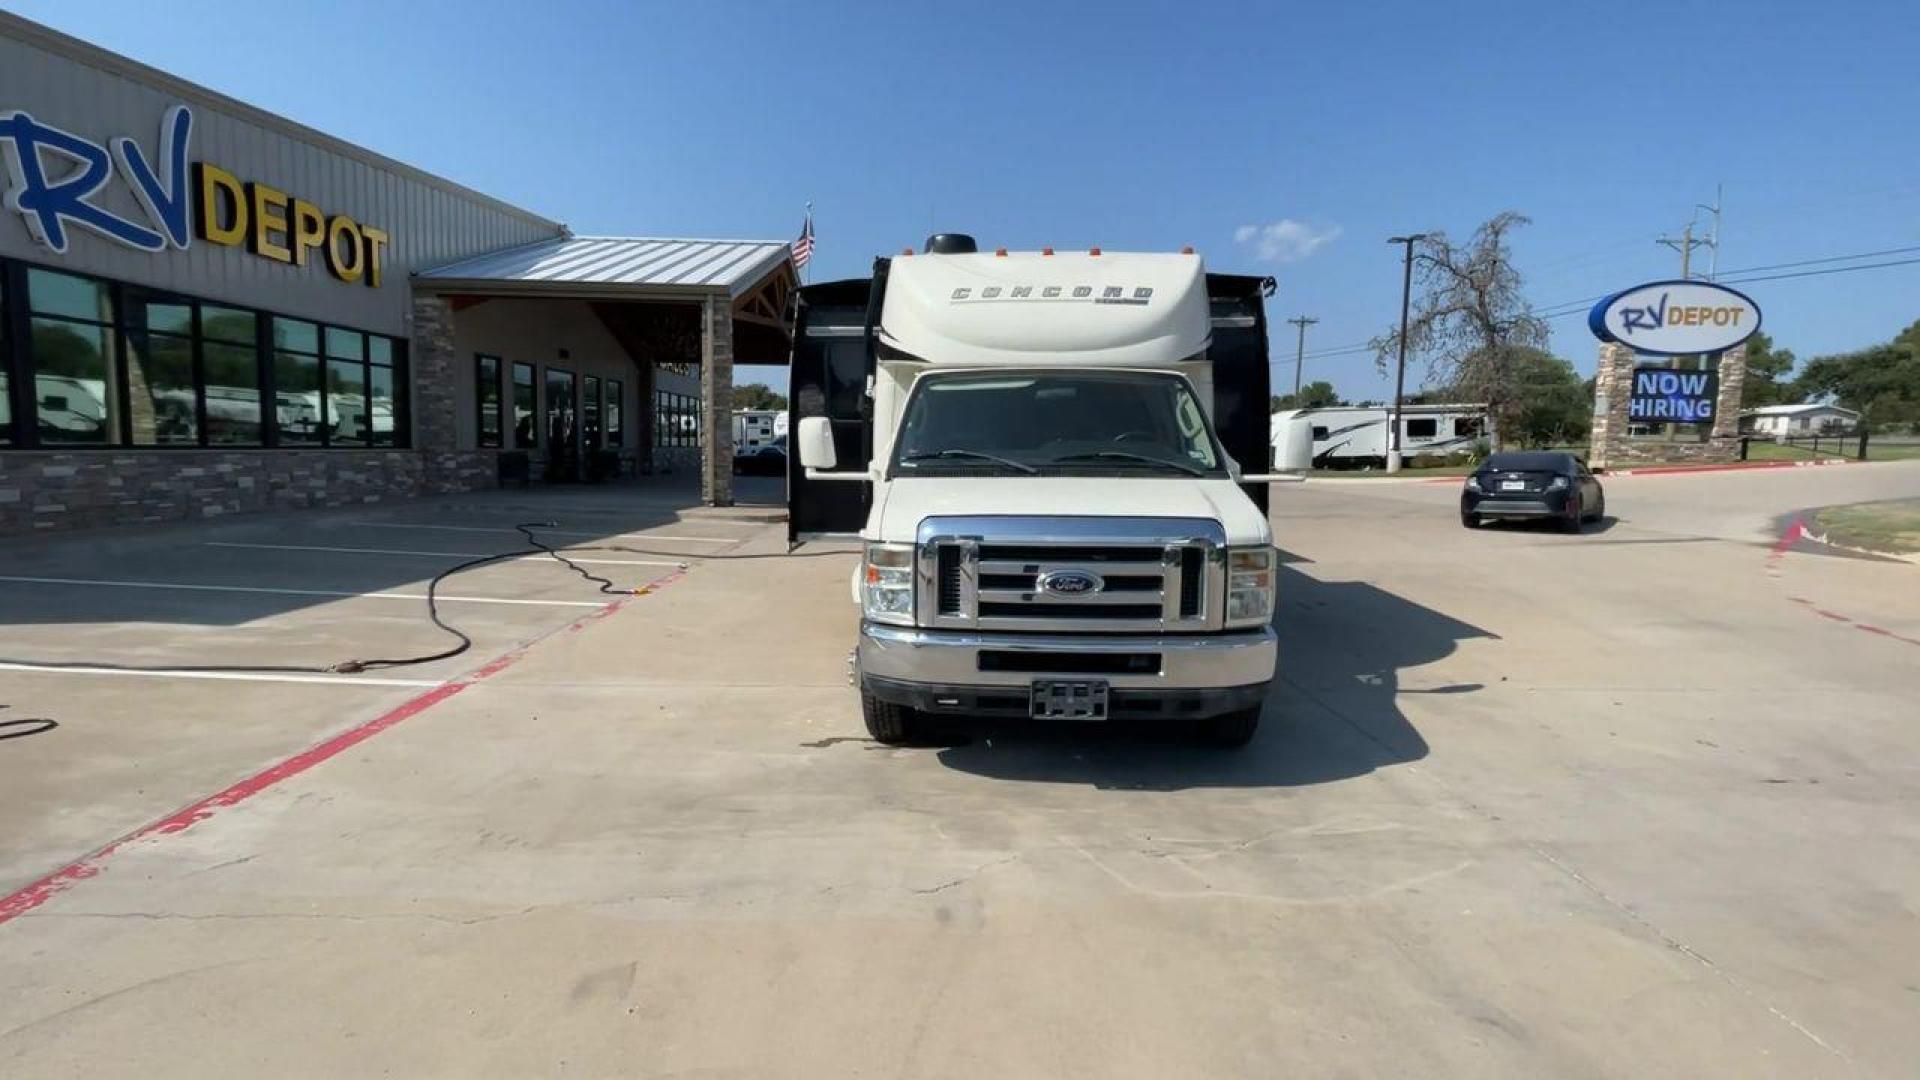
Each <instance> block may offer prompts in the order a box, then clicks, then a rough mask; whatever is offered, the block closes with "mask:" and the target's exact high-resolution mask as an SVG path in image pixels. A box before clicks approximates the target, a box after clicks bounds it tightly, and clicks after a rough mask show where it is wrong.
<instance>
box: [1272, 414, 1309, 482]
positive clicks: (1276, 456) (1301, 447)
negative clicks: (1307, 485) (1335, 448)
mask: <svg viewBox="0 0 1920 1080" xmlns="http://www.w3.org/2000/svg"><path fill="white" fill-rule="evenodd" d="M1311 468H1313V420H1312V418H1311V417H1295V418H1294V419H1292V420H1290V421H1288V422H1287V429H1286V430H1285V431H1283V432H1281V433H1280V439H1279V440H1278V442H1277V443H1276V445H1275V446H1274V453H1273V471H1274V472H1291V473H1304V472H1306V471H1307V470H1309V469H1311Z"/></svg>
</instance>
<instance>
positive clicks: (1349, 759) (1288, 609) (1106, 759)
mask: <svg viewBox="0 0 1920 1080" xmlns="http://www.w3.org/2000/svg"><path fill="white" fill-rule="evenodd" d="M1284 554H1285V553H1283V556H1284ZM1297 561H1298V560H1294V559H1289V558H1285V557H1283V558H1282V560H1281V565H1282V569H1281V575H1280V598H1281V599H1280V610H1279V612H1278V614H1277V615H1276V617H1275V621H1274V626H1275V628H1276V629H1277V630H1278V631H1279V634H1280V672H1279V675H1278V677H1277V678H1276V679H1275V680H1274V685H1273V689H1272V691H1271V692H1270V693H1269V694H1268V696H1267V703H1266V715H1265V718H1264V719H1263V720H1262V722H1261V730H1260V734H1259V736H1258V737H1256V738H1255V739H1254V741H1253V742H1252V744H1250V745H1249V746H1247V747H1246V748H1244V749H1241V750H1222V749H1215V748H1211V747H1206V746H1201V745H1195V744H1194V743H1192V742H1190V741H1188V740H1187V739H1185V737H1184V732H1182V731H1175V730H1169V729H1168V728H1167V727H1164V726H1153V725H1143V724H1127V725H1111V726H1109V725H1099V726H1088V725H1079V726H1060V725H1048V726H1036V725H1028V724H1011V723H1001V724H992V725H978V726H971V727H968V728H965V729H964V733H965V734H966V735H968V736H970V737H971V741H970V742H968V743H966V744H965V745H960V746H952V747H949V748H947V749H944V750H941V751H940V752H939V759H940V761H941V762H942V763H943V764H945V765H947V766H948V767H949V768H953V769H956V770H959V771H961V772H968V773H974V774H977V775H980V776H986V777H992V778H995V779H1000V780H1021V781H1028V782H1035V783H1061V784H1089V785H1092V786H1094V787H1098V788H1112V789H1120V790H1146V791H1178V790H1181V789H1185V788H1199V787H1294V786H1302V785H1308V784H1324V783H1328V782H1331V781H1335V780H1345V779H1349V778H1352V777H1356V776H1364V775H1366V774H1367V773H1370V772H1372V771H1373V770H1375V769H1378V768H1382V767H1386V766H1391V765H1399V764H1403V763H1405V762H1410V761H1418V760H1420V759H1421V758H1423V757H1425V756H1426V755H1427V743H1426V740H1425V739H1423V738H1421V736H1420V733H1419V732H1418V731H1416V730H1415V729H1414V727H1413V725H1412V724H1411V723H1409V722H1408V721H1407V719H1406V717H1405V715H1404V714H1402V713H1401V711H1400V708H1399V706H1398V704H1397V699H1398V696H1399V695H1400V694H1401V693H1403V692H1404V693H1421V694H1440V695H1450V694H1470V693H1474V692H1476V691H1478V690H1479V689H1481V687H1480V686H1479V685H1478V684H1474V683H1462V684H1455V685H1449V686H1438V687H1428V688H1424V689H1421V690H1417V691H1402V690H1401V689H1400V678H1399V672H1400V671H1401V670H1402V669H1405V668H1410V667H1417V666H1419V665H1423V664H1429V663H1432V662H1434V661H1436V660H1439V659H1442V658H1443V657H1446V656H1447V655H1449V654H1451V653H1452V652H1453V651H1454V649H1455V648H1456V647H1457V644H1458V643H1459V642H1460V641H1463V640H1465V639H1468V638H1476V637H1483V638H1492V637H1496V636H1497V635H1494V634H1491V633H1488V632H1487V631H1484V630H1481V629H1479V628H1478V627H1475V626H1471V625H1468V624H1467V623H1463V622H1461V621H1459V620H1457V619H1454V618H1451V617H1449V616H1447V615H1445V614H1443V613H1441V612H1437V611H1434V610H1432V609H1430V608H1426V607H1422V606H1420V605H1419V604H1416V603H1413V602H1412V601H1409V600H1407V599H1405V598H1403V597H1400V596H1397V595H1395V594H1393V593H1390V592H1387V591H1385V590H1383V589H1379V588H1376V587H1375V586H1373V585H1370V584H1368V583H1366V582H1363V581H1320V580H1318V579H1316V578H1313V577H1310V576H1308V575H1307V574H1305V573H1302V572H1300V571H1299V570H1295V569H1292V568H1291V566H1292V564H1293V563H1294V562H1297Z"/></svg>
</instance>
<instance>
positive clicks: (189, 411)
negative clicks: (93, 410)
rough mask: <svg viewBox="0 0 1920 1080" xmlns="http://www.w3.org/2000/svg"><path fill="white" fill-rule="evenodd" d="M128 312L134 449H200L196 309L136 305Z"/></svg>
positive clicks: (129, 411)
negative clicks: (196, 380) (195, 357)
mask: <svg viewBox="0 0 1920 1080" xmlns="http://www.w3.org/2000/svg"><path fill="white" fill-rule="evenodd" d="M128 308H129V310H128V312H127V418H128V421H129V427H130V428H131V430H132V434H133V439H132V442H133V444H134V445H135V446H198V445H200V406H199V396H200V395H199V393H198V392H197V391H196V390H195V388H194V375H193V368H194V364H193V337H194V335H193V318H194V315H193V305H192V304H177V303H156V302H153V301H145V302H137V303H131V304H129V305H128Z"/></svg>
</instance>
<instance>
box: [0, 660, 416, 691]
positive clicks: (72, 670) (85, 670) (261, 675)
mask: <svg viewBox="0 0 1920 1080" xmlns="http://www.w3.org/2000/svg"><path fill="white" fill-rule="evenodd" d="M0 671H44V672H47V673H48V674H52V675H137V676H144V677H146V678H149V679H213V680H216V681H219V682H280V683H325V684H328V685H330V686H415V687H424V686H439V685H440V683H441V682H443V681H445V680H440V679H379V678H364V677H362V676H359V675H294V674H281V673H277V672H243V671H128V670H126V669H124V668H110V667H53V666H50V665H46V664H0Z"/></svg>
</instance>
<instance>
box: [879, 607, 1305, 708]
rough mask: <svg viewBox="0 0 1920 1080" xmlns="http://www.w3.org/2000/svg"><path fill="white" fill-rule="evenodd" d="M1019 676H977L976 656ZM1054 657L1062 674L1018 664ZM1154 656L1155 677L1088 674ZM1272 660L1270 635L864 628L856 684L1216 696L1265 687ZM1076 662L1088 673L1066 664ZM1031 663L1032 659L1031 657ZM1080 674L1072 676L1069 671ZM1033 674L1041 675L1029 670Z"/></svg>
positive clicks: (1267, 630) (1268, 631) (1269, 631)
mask: <svg viewBox="0 0 1920 1080" xmlns="http://www.w3.org/2000/svg"><path fill="white" fill-rule="evenodd" d="M983 652H984V653H990V654H992V656H993V658H994V659H995V660H996V661H999V662H1002V663H1005V662H1007V661H1009V660H1012V661H1014V662H1015V666H1016V667H1018V670H984V669H983V665H982V662H981V654H982V653H983ZM1047 653H1053V654H1061V655H1062V656H1064V657H1067V658H1068V663H1067V664H1066V665H1065V666H1063V667H1062V669H1061V670H1046V669H1044V668H1043V667H1041V665H1042V664H1044V661H1042V662H1041V664H1020V663H1018V660H1019V656H1020V654H1027V655H1028V656H1029V657H1032V656H1033V654H1047ZM1142 655H1157V656H1158V657H1159V670H1157V671H1093V670H1088V667H1089V666H1093V667H1097V666H1099V664H1100V662H1101V660H1102V658H1109V659H1111V658H1117V657H1128V656H1134V657H1138V656H1142ZM1278 655H1279V649H1278V646H1277V644H1276V638H1275V635H1274V632H1273V628H1272V627H1265V626H1263V627H1260V628H1259V629H1256V630H1234V631H1229V632H1226V633H1219V634H1190V635H1168V636H1160V635H1139V634H1097V635H1096V634H1073V635H1068V634H999V633H981V632H978V631H968V630H920V629H915V628H913V627H905V626H887V625H884V624H880V623H871V622H869V623H863V624H862V625H861V627H860V647H859V651H858V653H857V655H856V661H857V664H858V670H859V675H860V678H861V680H862V682H863V684H864V682H865V680H867V679H869V678H877V679H882V680H887V681H890V682H896V683H922V684H932V685H939V686H970V687H1006V688H1021V689H1024V688H1026V687H1027V686H1028V685H1030V684H1031V683H1032V682H1033V680H1034V679H1036V678H1043V679H1044V678H1060V679H1100V680H1102V681H1105V682H1106V683H1107V684H1108V685H1110V686H1112V687H1113V688H1114V689H1115V690H1160V691H1181V690H1216V689H1222V688H1226V687H1249V686H1254V685H1256V684H1257V685H1262V686H1264V685H1265V684H1266V683H1267V682H1269V681H1271V680H1272V678H1273V672H1274V665H1275V663H1276V660H1277V657H1278ZM1074 658H1081V659H1084V660H1086V661H1088V665H1075V664H1072V662H1071V661H1072V659H1074ZM1035 659H1038V658H1037V657H1036V658H1035ZM1076 667H1077V668H1079V669H1078V670H1074V668H1076ZM1036 668H1041V669H1039V670H1036Z"/></svg>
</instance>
